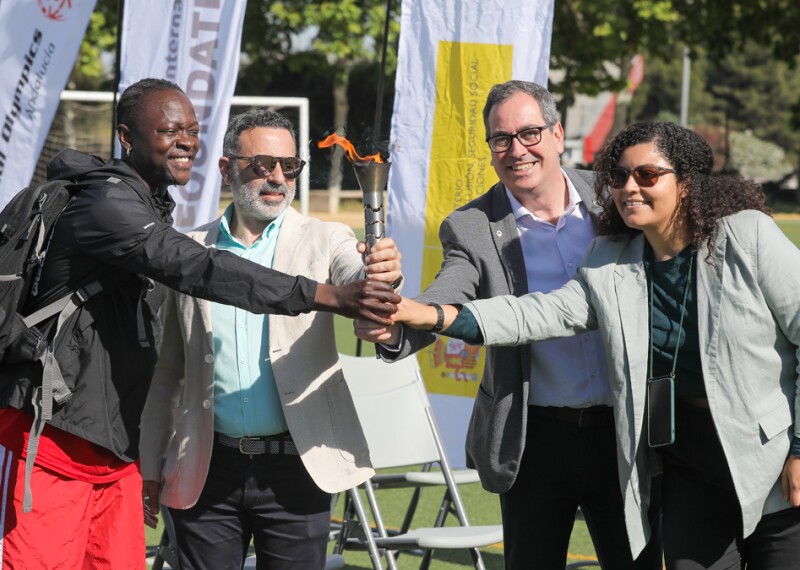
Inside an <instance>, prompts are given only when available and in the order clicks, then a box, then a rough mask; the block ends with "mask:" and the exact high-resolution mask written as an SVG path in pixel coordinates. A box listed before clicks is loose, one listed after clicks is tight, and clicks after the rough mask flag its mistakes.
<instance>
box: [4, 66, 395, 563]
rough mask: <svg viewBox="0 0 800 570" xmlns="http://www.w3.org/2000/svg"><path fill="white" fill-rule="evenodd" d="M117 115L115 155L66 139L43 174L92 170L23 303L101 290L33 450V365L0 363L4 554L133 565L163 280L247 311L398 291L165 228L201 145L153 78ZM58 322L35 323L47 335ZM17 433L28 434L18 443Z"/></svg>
mask: <svg viewBox="0 0 800 570" xmlns="http://www.w3.org/2000/svg"><path fill="white" fill-rule="evenodd" d="M118 123H119V124H118V127H117V130H118V135H119V140H120V144H121V146H122V149H123V153H124V154H123V159H122V160H121V161H112V162H109V163H103V162H102V161H100V160H99V159H97V158H96V157H90V156H88V155H85V154H82V153H78V152H76V151H64V152H62V153H61V154H59V155H58V156H57V157H56V158H55V159H54V160H53V162H51V164H50V165H49V173H48V174H49V175H50V177H51V178H52V177H59V178H70V179H81V180H86V179H89V180H96V181H97V184H92V185H91V186H89V187H87V188H84V189H82V190H81V191H80V192H79V193H78V194H77V195H76V197H75V198H74V199H73V200H71V201H70V203H69V204H68V206H67V207H66V209H65V210H64V212H63V213H62V215H61V218H60V219H59V221H58V222H57V223H56V225H55V227H54V230H53V235H52V239H51V241H50V247H49V250H48V252H47V258H46V262H45V264H44V267H43V270H42V272H41V275H40V278H39V280H38V294H37V295H36V296H35V297H33V299H32V301H31V302H29V306H28V307H27V309H29V310H30V311H34V310H36V309H37V308H38V307H41V306H44V305H46V304H48V303H49V302H50V301H52V300H54V299H58V298H60V297H62V296H63V295H64V294H65V293H68V292H70V291H75V290H77V289H80V288H81V287H85V286H86V285H87V284H89V283H100V284H101V285H102V286H103V289H104V290H103V291H102V292H101V293H99V294H97V295H95V296H93V297H91V298H90V299H89V300H88V301H86V302H85V303H84V304H83V305H81V306H80V307H79V308H78V309H77V310H76V311H75V312H74V313H72V315H71V316H69V317H68V318H67V320H66V321H65V322H64V323H63V325H62V328H63V330H65V331H66V334H63V335H62V334H60V335H59V342H56V343H54V346H53V350H54V353H55V358H56V361H57V362H58V364H59V366H60V368H61V372H62V374H63V378H64V383H65V384H66V387H67V389H69V392H70V393H71V396H70V397H69V399H67V400H66V401H63V403H62V404H56V405H55V406H54V407H53V415H52V419H51V420H50V421H48V424H49V425H47V426H45V429H44V431H43V432H42V433H41V437H40V438H38V453H37V452H36V451H35V449H36V444H35V443H36V440H37V438H36V435H37V434H36V433H35V432H34V433H32V434H30V432H31V424H32V420H33V418H34V416H36V414H37V413H38V412H37V408H38V406H39V405H41V403H42V402H41V397H40V394H41V391H40V390H36V388H37V387H38V386H40V385H41V384H42V372H41V366H40V365H39V364H38V363H31V364H13V365H11V364H3V365H2V367H0V385H1V386H3V393H2V400H0V404H2V405H3V406H4V409H2V410H0V450H2V453H3V455H2V457H0V461H2V465H3V466H4V467H3V470H2V472H1V473H0V476H1V477H2V483H0V491H2V493H3V495H2V504H3V505H4V508H5V510H4V512H3V513H0V521H1V522H3V527H4V528H3V542H2V567H3V568H6V567H9V568H22V567H27V568H33V567H36V568H93V569H97V568H109V569H110V568H113V569H115V570H117V569H121V568H141V567H142V565H143V562H144V558H145V551H144V536H143V517H144V513H143V509H142V500H141V496H142V495H141V491H142V489H141V477H140V475H139V471H138V463H137V462H136V460H137V457H138V444H139V421H140V416H141V411H142V407H143V405H144V401H145V398H146V396H147V391H148V388H149V385H150V379H151V377H152V373H153V368H154V365H155V361H156V358H157V352H158V346H159V344H160V341H161V329H160V325H159V321H158V318H157V313H158V310H159V307H160V305H161V303H162V301H163V299H164V287H163V286H167V287H170V288H173V289H176V290H179V291H181V292H184V293H187V294H190V295H195V296H198V297H203V298H206V299H210V300H212V301H216V302H221V303H227V304H232V305H236V306H238V307H241V308H244V309H246V310H248V311H251V312H254V313H275V314H284V315H296V314H299V313H304V312H308V311H311V310H324V311H332V312H336V313H339V314H343V315H345V316H349V317H354V316H360V317H363V318H372V319H376V320H378V321H382V322H385V323H388V320H387V318H386V317H387V316H388V315H389V314H391V313H392V312H393V311H394V305H392V303H394V302H397V301H398V300H399V297H397V296H396V295H395V294H394V293H393V292H392V289H391V286H390V285H389V284H388V283H381V282H379V281H374V280H373V281H362V282H357V283H354V284H350V285H345V286H341V287H334V286H331V285H325V284H320V283H316V282H314V281H311V280H308V279H306V278H303V277H292V276H289V275H285V274H282V273H279V272H276V271H272V270H270V269H266V268H264V267H261V266H259V265H256V264H253V263H250V262H248V261H246V260H243V259H240V258H238V257H236V256H235V255H232V254H230V253H228V252H224V251H218V250H215V249H213V248H212V249H206V248H205V247H203V246H202V245H200V244H198V243H197V242H195V241H194V240H192V239H190V238H188V237H186V236H184V235H183V234H181V233H179V232H177V231H176V230H174V229H173V228H172V225H171V223H172V218H171V211H172V209H173V207H174V202H173V201H172V198H171V197H170V195H169V193H168V191H167V189H168V187H169V186H170V185H183V184H186V183H187V182H188V180H189V175H190V173H191V168H192V163H193V161H194V159H195V156H196V154H197V152H198V150H199V146H200V145H199V139H198V134H199V131H200V128H199V125H198V122H197V119H196V116H195V113H194V109H193V107H192V104H191V102H190V101H189V99H188V98H187V97H186V95H185V94H184V93H183V91H181V90H180V88H178V87H177V86H176V85H174V84H172V83H169V82H167V81H163V80H154V79H145V80H142V81H140V82H138V83H136V84H134V85H132V86H131V87H129V88H128V89H127V90H126V91H125V93H123V95H122V97H121V98H120V101H119V105H118ZM367 263H368V268H367V273H368V274H380V273H384V272H385V270H386V269H387V268H391V267H394V268H398V267H399V254H397V252H396V251H395V250H394V249H392V248H388V249H377V250H376V249H373V251H372V252H370V255H369V256H368V257H367ZM54 320H55V319H54ZM54 324H55V323H47V324H46V325H45V327H46V331H45V332H48V333H49V334H50V337H52V335H53V333H54V328H55V327H54ZM45 403H47V402H45ZM29 435H31V436H32V438H33V444H31V445H27V446H26V442H27V441H28V438H29ZM26 452H27V454H28V455H33V454H34V453H36V455H35V457H36V460H35V463H36V464H35V466H34V465H32V464H31V465H29V469H31V468H32V471H31V472H30V475H29V478H30V484H31V488H32V491H33V496H34V498H35V505H34V508H33V510H32V512H30V513H27V514H24V515H23V514H22V495H23V489H24V487H25V483H24V481H25V480H26V479H27V478H28V477H26V476H25V462H24V460H23V459H22V458H23V457H24V456H25V453H26ZM30 463H32V462H30ZM5 466H10V468H6V467H5ZM3 515H4V516H3Z"/></svg>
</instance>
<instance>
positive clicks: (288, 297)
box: [64, 186, 317, 315]
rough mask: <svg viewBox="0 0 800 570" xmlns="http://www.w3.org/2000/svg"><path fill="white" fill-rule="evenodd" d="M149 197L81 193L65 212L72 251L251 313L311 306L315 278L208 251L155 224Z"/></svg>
mask: <svg viewBox="0 0 800 570" xmlns="http://www.w3.org/2000/svg"><path fill="white" fill-rule="evenodd" d="M148 198H149V197H148V196H144V197H142V196H140V195H139V194H138V193H136V192H132V191H131V189H130V188H128V187H126V186H119V187H115V186H101V187H96V188H92V189H90V190H86V191H84V192H81V193H80V194H79V196H78V197H77V198H76V199H75V200H74V201H73V202H72V203H71V204H70V206H69V207H68V210H65V212H64V216H67V217H69V218H72V227H73V228H74V230H73V236H74V240H75V249H76V251H79V252H80V253H81V254H82V255H84V256H86V257H91V258H94V259H97V260H100V261H102V262H105V263H107V264H109V265H112V266H115V267H119V268H121V269H124V270H126V271H130V272H133V273H138V274H141V275H144V276H146V277H149V278H151V279H153V280H154V281H157V282H159V283H163V284H164V285H166V286H168V287H170V288H172V289H176V290H178V291H181V292H182V293H186V294H189V295H193V296H195V297H201V298H203V299H208V300H211V301H215V302H218V303H225V304H229V305H235V306H237V307H241V308H243V309H245V310H247V311H250V312H253V313H276V314H282V315H296V314H299V313H303V312H308V311H310V310H311V309H312V308H313V301H314V294H315V293H316V288H317V283H316V282H315V281H312V280H310V279H307V278H305V277H301V276H289V275H286V274H284V273H281V272H278V271H274V270H272V269H267V268H264V267H262V266H260V265H258V264H255V263H251V262H250V261H247V260H245V259H241V258H239V257H237V256H236V255H233V254H231V253H228V252H225V251H219V250H216V249H213V248H211V249H207V248H205V247H203V246H202V245H200V244H199V243H197V242H195V241H194V240H192V239H191V238H189V237H187V236H185V235H183V234H182V233H180V232H178V231H177V230H175V229H174V228H173V227H172V226H171V225H170V224H169V223H167V222H165V221H162V219H161V218H160V217H159V215H158V214H157V213H156V210H154V209H153V208H152V207H151V205H150V204H149V203H148Z"/></svg>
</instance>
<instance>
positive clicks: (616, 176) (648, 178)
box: [608, 164, 675, 188]
mask: <svg viewBox="0 0 800 570" xmlns="http://www.w3.org/2000/svg"><path fill="white" fill-rule="evenodd" d="M664 174H675V171H674V170H672V169H671V168H664V167H663V166H653V165H650V164H643V165H642V166H637V167H636V168H634V169H633V170H628V169H627V168H625V167H622V166H617V167H615V168H612V169H611V170H609V171H608V178H609V182H610V184H611V187H612V188H623V187H624V186H625V185H626V184H627V183H628V178H630V177H631V176H633V181H634V182H636V184H638V185H639V186H641V187H642V188H651V187H653V186H655V185H656V182H658V179H659V177H661V176H663V175H664Z"/></svg>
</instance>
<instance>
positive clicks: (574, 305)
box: [466, 211, 800, 555]
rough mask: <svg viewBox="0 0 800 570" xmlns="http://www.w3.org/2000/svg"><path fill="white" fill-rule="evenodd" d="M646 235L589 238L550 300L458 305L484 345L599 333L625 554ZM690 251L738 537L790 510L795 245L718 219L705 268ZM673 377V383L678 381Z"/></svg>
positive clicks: (795, 393)
mask: <svg viewBox="0 0 800 570" xmlns="http://www.w3.org/2000/svg"><path fill="white" fill-rule="evenodd" d="M643 252H644V238H643V236H642V235H641V234H639V235H637V236H636V237H634V238H633V239H629V238H622V239H616V240H614V239H611V238H598V239H596V240H595V241H594V242H593V243H592V245H591V246H590V248H589V251H588V252H587V256H586V259H585V260H584V262H583V265H582V267H581V268H580V270H579V271H578V273H577V274H576V276H575V278H574V279H572V280H571V281H569V282H568V283H567V284H566V285H564V287H562V288H561V289H558V290H557V291H554V292H553V293H551V294H549V295H542V294H531V295H526V296H524V297H521V298H515V297H496V298H494V299H488V300H485V301H476V302H474V303H470V304H467V305H466V307H467V308H469V309H470V310H471V311H472V312H473V314H474V315H475V316H476V318H477V320H478V324H479V326H480V328H481V331H482V332H483V336H484V339H485V341H486V344H487V345H500V346H505V345H518V344H525V343H528V342H532V341H536V340H542V339H546V338H553V337H560V336H568V335H571V334H575V333H578V332H582V331H585V330H589V329H598V330H599V331H600V334H601V337H602V339H603V343H604V344H605V349H606V356H607V359H608V368H609V380H610V382H611V390H612V395H613V397H614V399H615V404H614V413H615V419H616V431H617V461H618V466H619V477H620V488H621V490H622V495H623V498H624V503H625V519H626V524H627V527H628V537H629V539H630V543H631V549H632V551H633V553H634V555H636V554H638V553H639V552H640V551H641V550H642V548H643V547H644V545H645V544H646V542H647V539H648V537H649V529H648V527H647V505H648V501H649V486H650V476H651V473H652V472H653V470H654V469H658V465H655V464H653V463H651V458H650V457H649V454H648V446H647V442H646V439H644V438H643V429H642V427H643V423H644V417H645V387H646V378H647V358H648V335H649V330H648V315H649V310H648V303H647V278H646V275H645V271H644V267H643V263H642V258H643ZM708 253H709V251H708V249H706V248H705V247H703V248H701V250H700V251H699V252H698V256H697V263H696V265H695V267H696V268H697V310H698V328H699V331H698V332H699V335H700V348H701V362H702V367H703V379H704V381H705V387H706V392H707V396H708V402H709V405H710V408H711V415H712V417H713V419H714V425H715V426H716V428H717V433H718V434H719V438H720V441H721V442H722V448H723V450H724V452H725V457H726V459H727V461H728V466H729V468H730V471H731V476H732V478H733V483H734V486H735V489H736V494H737V497H738V499H739V504H740V505H741V508H742V517H743V521H742V523H743V529H744V535H745V536H749V535H750V534H751V533H752V532H753V530H754V529H755V526H756V524H758V522H759V520H760V519H761V517H762V516H763V515H764V514H768V513H772V512H776V511H778V510H781V509H785V508H788V507H789V506H790V505H789V503H787V502H786V501H784V499H783V496H782V494H781V492H780V486H779V481H778V478H779V476H780V474H781V470H782V468H783V464H784V462H785V461H786V458H787V457H788V453H789V444H790V442H791V438H792V436H793V435H797V436H800V422H798V418H800V395H799V394H800V382H798V372H800V368H798V359H799V358H800V348H799V347H800V295H798V293H797V288H798V285H800V251H798V249H797V247H795V246H794V244H792V243H791V242H790V241H789V240H788V239H787V238H786V236H785V235H784V234H783V233H782V232H781V230H780V229H779V228H778V227H777V226H776V225H775V223H774V222H773V221H772V220H771V219H770V218H769V217H768V216H765V215H764V214H761V213H758V212H754V211H745V212H740V213H738V214H735V215H733V216H729V217H727V218H723V219H722V220H721V222H720V231H719V235H718V236H717V240H716V243H715V244H714V247H713V248H712V250H711V252H710V253H711V260H712V264H709V263H706V261H705V259H706V256H707V254H708ZM678 380H679V381H680V379H678Z"/></svg>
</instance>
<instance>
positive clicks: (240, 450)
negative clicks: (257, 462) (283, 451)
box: [239, 437, 261, 455]
mask: <svg viewBox="0 0 800 570" xmlns="http://www.w3.org/2000/svg"><path fill="white" fill-rule="evenodd" d="M249 441H253V442H259V441H261V438H258V437H241V438H239V453H241V454H242V455H258V452H257V451H245V449H244V447H243V445H244V444H245V443H247V442H249Z"/></svg>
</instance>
